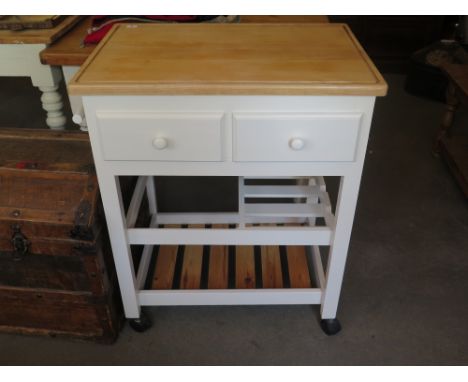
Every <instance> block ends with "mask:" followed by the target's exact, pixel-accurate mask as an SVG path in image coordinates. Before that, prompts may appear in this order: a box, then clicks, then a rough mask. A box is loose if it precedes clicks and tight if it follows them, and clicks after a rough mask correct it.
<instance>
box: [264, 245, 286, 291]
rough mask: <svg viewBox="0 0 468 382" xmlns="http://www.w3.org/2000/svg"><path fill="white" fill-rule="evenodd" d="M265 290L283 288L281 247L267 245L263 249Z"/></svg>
mask: <svg viewBox="0 0 468 382" xmlns="http://www.w3.org/2000/svg"><path fill="white" fill-rule="evenodd" d="M261 257H262V281H263V288H282V287H283V276H282V273H281V259H280V251H279V247H277V246H272V245H265V246H262V247H261Z"/></svg>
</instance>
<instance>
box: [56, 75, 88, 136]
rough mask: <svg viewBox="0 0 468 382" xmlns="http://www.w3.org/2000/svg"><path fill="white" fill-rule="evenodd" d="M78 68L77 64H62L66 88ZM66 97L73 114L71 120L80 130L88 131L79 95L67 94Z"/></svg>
mask: <svg viewBox="0 0 468 382" xmlns="http://www.w3.org/2000/svg"><path fill="white" fill-rule="evenodd" d="M79 69H80V67H79V66H62V72H63V78H64V79H65V83H66V84H67V89H68V83H69V82H70V80H71V79H72V77H73V76H74V75H75V74H76V72H78V70H79ZM68 99H69V101H70V108H71V111H72V114H73V117H72V120H73V122H74V123H76V124H77V125H78V126H80V130H82V131H88V124H87V123H86V118H85V113H84V110H83V101H82V99H81V97H80V96H73V95H70V94H69V95H68Z"/></svg>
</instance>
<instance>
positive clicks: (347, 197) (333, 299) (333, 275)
mask: <svg viewBox="0 0 468 382" xmlns="http://www.w3.org/2000/svg"><path fill="white" fill-rule="evenodd" d="M359 184H360V176H359V175H355V176H345V177H342V178H341V183H340V191H339V194H338V202H337V208H336V216H337V220H336V228H335V234H334V237H333V240H332V245H331V246H330V252H329V258H328V265H327V271H326V282H325V288H324V291H323V294H322V304H321V315H322V319H323V320H327V319H334V318H335V317H336V310H337V307H338V300H339V297H340V291H341V284H342V282H343V273H344V268H345V264H346V257H347V255H348V246H349V240H350V236H351V230H352V226H353V220H354V212H355V208H356V202H357V197H358V192H359Z"/></svg>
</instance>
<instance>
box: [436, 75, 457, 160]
mask: <svg viewBox="0 0 468 382" xmlns="http://www.w3.org/2000/svg"><path fill="white" fill-rule="evenodd" d="M446 100H447V101H446V108H445V114H444V116H443V118H442V122H441V123H440V127H439V130H438V131H437V135H436V137H435V139H434V144H433V146H432V152H433V153H434V154H435V155H438V154H439V152H440V141H441V140H442V139H443V138H444V137H445V136H446V135H447V134H448V132H449V129H450V127H451V126H452V124H453V119H454V115H455V111H456V110H457V107H458V103H459V101H458V98H457V94H456V90H455V87H454V86H453V84H452V83H449V85H448V87H447V94H446Z"/></svg>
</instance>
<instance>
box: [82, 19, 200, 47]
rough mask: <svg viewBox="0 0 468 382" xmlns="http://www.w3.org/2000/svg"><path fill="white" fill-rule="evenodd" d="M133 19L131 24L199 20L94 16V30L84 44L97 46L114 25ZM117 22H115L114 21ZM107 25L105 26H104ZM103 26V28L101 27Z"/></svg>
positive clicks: (92, 29)
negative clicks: (126, 19) (139, 21)
mask: <svg viewBox="0 0 468 382" xmlns="http://www.w3.org/2000/svg"><path fill="white" fill-rule="evenodd" d="M130 17H131V18H132V19H133V20H128V21H130V22H138V20H135V19H140V20H141V21H146V22H147V21H148V20H149V21H172V22H192V21H196V20H197V16H93V20H92V23H91V25H92V28H91V30H90V31H89V32H88V35H87V36H86V37H85V38H84V40H83V43H84V44H85V45H92V44H97V43H99V41H101V40H102V39H103V38H104V36H105V35H106V34H107V32H109V30H110V29H111V28H112V27H113V25H114V24H116V23H118V22H126V21H125V20H124V19H125V18H130ZM112 20H115V21H112ZM103 24H105V25H103ZM101 25H103V26H101Z"/></svg>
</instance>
